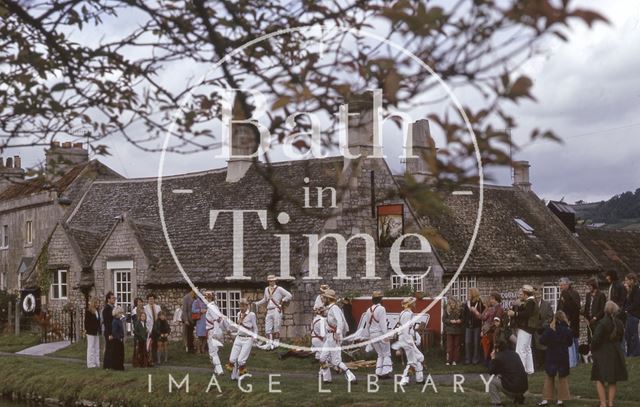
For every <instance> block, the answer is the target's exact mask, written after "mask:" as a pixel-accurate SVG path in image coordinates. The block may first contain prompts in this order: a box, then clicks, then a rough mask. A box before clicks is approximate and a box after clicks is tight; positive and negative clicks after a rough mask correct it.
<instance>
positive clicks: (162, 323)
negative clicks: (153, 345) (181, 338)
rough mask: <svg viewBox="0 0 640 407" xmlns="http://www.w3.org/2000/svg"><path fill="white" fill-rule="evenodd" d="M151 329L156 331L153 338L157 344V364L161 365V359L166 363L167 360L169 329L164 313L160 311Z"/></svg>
mask: <svg viewBox="0 0 640 407" xmlns="http://www.w3.org/2000/svg"><path fill="white" fill-rule="evenodd" d="M153 329H154V331H156V332H155V335H154V338H155V340H156V341H157V342H158V364H160V363H162V361H163V359H164V362H165V363H166V361H167V359H169V351H168V344H169V334H170V333H171V327H170V326H169V321H167V315H166V314H165V312H164V311H160V313H159V314H158V321H157V322H156V323H155V324H154V327H153Z"/></svg>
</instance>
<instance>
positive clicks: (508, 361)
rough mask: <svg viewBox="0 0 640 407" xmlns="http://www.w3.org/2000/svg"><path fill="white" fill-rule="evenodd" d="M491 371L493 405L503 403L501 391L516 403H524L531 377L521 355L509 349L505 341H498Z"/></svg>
mask: <svg viewBox="0 0 640 407" xmlns="http://www.w3.org/2000/svg"><path fill="white" fill-rule="evenodd" d="M489 373H490V374H492V375H494V377H493V379H492V380H491V382H490V383H489V397H490V398H491V405H492V406H501V405H502V400H501V398H500V393H504V394H505V395H506V396H507V397H510V398H512V399H513V401H514V403H515V404H524V393H526V391H527V390H528V389H529V379H528V377H527V373H526V372H525V371H524V365H523V364H522V360H520V356H518V354H517V353H515V352H514V351H512V350H509V349H508V347H507V344H506V343H505V342H503V341H500V342H498V343H496V344H495V347H494V348H493V352H491V362H489Z"/></svg>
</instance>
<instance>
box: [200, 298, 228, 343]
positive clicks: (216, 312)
mask: <svg viewBox="0 0 640 407" xmlns="http://www.w3.org/2000/svg"><path fill="white" fill-rule="evenodd" d="M204 318H205V323H206V329H207V332H209V331H211V330H213V334H214V336H222V333H223V331H225V330H227V329H228V322H227V319H226V318H225V316H224V315H222V312H220V309H219V308H218V306H217V305H216V304H215V303H213V302H210V303H209V304H208V305H207V312H206V313H205V314H204Z"/></svg>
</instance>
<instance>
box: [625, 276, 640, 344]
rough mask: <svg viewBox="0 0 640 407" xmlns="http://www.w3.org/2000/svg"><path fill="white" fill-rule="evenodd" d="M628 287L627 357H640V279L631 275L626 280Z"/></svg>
mask: <svg viewBox="0 0 640 407" xmlns="http://www.w3.org/2000/svg"><path fill="white" fill-rule="evenodd" d="M624 285H625V286H626V287H627V300H626V302H625V305H624V313H625V316H626V320H627V321H626V329H625V340H626V343H627V356H640V339H639V338H638V321H640V288H638V277H637V276H636V274H635V273H629V274H627V276H626V277H625V279H624Z"/></svg>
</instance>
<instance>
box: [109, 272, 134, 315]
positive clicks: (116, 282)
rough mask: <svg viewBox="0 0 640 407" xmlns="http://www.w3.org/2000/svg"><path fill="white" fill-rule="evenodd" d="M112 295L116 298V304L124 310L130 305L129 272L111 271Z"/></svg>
mask: <svg viewBox="0 0 640 407" xmlns="http://www.w3.org/2000/svg"><path fill="white" fill-rule="evenodd" d="M113 294H114V295H115V296H116V302H117V303H118V304H120V305H122V306H123V307H124V308H125V310H126V309H127V305H132V300H133V298H131V297H132V293H131V270H129V269H126V270H113Z"/></svg>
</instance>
